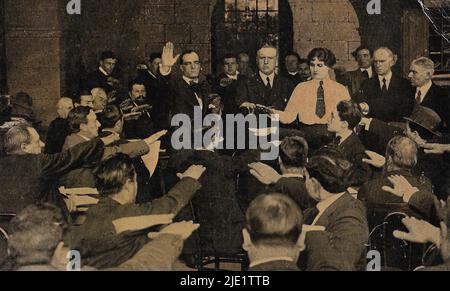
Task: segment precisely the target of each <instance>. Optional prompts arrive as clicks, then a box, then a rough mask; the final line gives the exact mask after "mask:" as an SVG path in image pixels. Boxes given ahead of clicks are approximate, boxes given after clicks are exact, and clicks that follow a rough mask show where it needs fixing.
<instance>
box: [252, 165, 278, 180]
mask: <svg viewBox="0 0 450 291" xmlns="http://www.w3.org/2000/svg"><path fill="white" fill-rule="evenodd" d="M249 167H250V174H252V175H253V177H255V178H256V179H257V180H258V181H259V182H261V183H262V184H264V185H271V184H275V183H277V182H278V181H279V180H280V179H281V175H280V174H279V173H278V172H277V171H275V170H274V169H273V168H272V167H270V166H268V165H266V164H264V163H253V164H250V165H249Z"/></svg>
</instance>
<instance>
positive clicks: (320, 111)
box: [316, 81, 326, 118]
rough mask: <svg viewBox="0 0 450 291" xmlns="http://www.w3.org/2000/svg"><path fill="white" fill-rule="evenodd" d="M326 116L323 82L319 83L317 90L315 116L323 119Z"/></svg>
mask: <svg viewBox="0 0 450 291" xmlns="http://www.w3.org/2000/svg"><path fill="white" fill-rule="evenodd" d="M325 114H326V107H325V91H324V89H323V81H320V86H319V89H317V104H316V115H317V116H318V117H319V118H323V117H324V116H325Z"/></svg>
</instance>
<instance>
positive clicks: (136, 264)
mask: <svg viewBox="0 0 450 291" xmlns="http://www.w3.org/2000/svg"><path fill="white" fill-rule="evenodd" d="M197 227H198V225H195V224H192V223H190V222H182V223H177V224H172V225H170V226H169V227H167V228H165V229H163V230H162V231H161V232H160V233H158V234H152V238H154V239H153V240H152V241H150V242H149V243H147V244H146V245H145V246H144V247H143V248H142V250H141V251H139V252H138V253H137V254H136V255H135V256H134V257H133V258H132V259H130V260H128V261H127V262H125V263H123V264H122V265H120V266H119V267H118V268H115V269H111V270H110V271H152V270H153V271H170V270H172V268H173V264H174V261H175V260H176V259H177V258H178V256H179V255H180V252H181V248H182V245H183V240H185V239H186V238H187V237H189V236H190V235H191V234H192V232H193V231H194V230H195V229H196V228H197ZM10 228H11V233H10V239H9V243H8V249H9V253H10V257H11V266H10V269H11V270H16V271H69V270H68V269H67V268H68V266H70V264H69V261H68V254H69V252H70V250H69V249H68V248H67V247H66V246H65V245H64V243H63V241H62V239H63V236H64V234H65V233H66V232H67V228H68V226H67V223H66V221H65V220H64V218H63V215H62V213H61V210H60V209H58V208H57V207H55V206H53V205H51V204H38V205H30V206H28V207H27V208H25V209H24V210H23V211H21V212H20V213H19V214H18V215H17V216H16V217H15V218H14V219H13V220H12V221H11V223H10ZM79 267H81V266H79ZM81 270H82V271H94V270H95V269H93V268H91V267H89V266H84V267H83V268H82V269H81Z"/></svg>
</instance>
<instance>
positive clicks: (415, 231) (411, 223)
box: [394, 218, 441, 246]
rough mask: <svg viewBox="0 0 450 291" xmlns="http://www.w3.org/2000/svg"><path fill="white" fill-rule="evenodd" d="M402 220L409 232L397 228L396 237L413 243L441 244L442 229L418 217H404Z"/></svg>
mask: <svg viewBox="0 0 450 291" xmlns="http://www.w3.org/2000/svg"><path fill="white" fill-rule="evenodd" d="M402 222H403V224H404V225H405V226H406V228H407V229H408V231H409V232H408V233H406V232H402V231H398V230H396V231H394V237H396V238H398V239H401V240H406V241H409V242H412V243H419V244H425V243H434V244H436V245H437V246H440V242H441V230H440V229H439V228H437V227H435V226H433V225H431V224H430V223H428V222H426V221H423V220H418V219H416V218H404V219H403V220H402Z"/></svg>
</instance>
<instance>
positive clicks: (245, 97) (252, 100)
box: [236, 45, 294, 110]
mask: <svg viewBox="0 0 450 291" xmlns="http://www.w3.org/2000/svg"><path fill="white" fill-rule="evenodd" d="M277 57H278V50H277V49H276V48H275V47H272V46H269V45H265V46H263V47H262V48H261V49H260V50H259V51H258V57H257V64H258V69H259V71H258V73H256V74H255V75H253V76H251V77H249V78H248V79H247V80H246V81H245V82H242V83H240V84H239V87H238V94H237V97H236V102H237V104H238V106H239V107H243V108H246V109H250V110H254V109H255V108H256V107H257V106H256V105H258V104H259V105H264V106H267V107H272V108H274V109H277V110H284V108H286V105H287V103H288V101H289V99H290V97H291V95H292V92H293V91H294V85H293V84H292V83H291V82H290V81H289V80H287V79H286V78H284V77H282V76H279V75H277V74H276V73H275V68H276V63H277Z"/></svg>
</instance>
